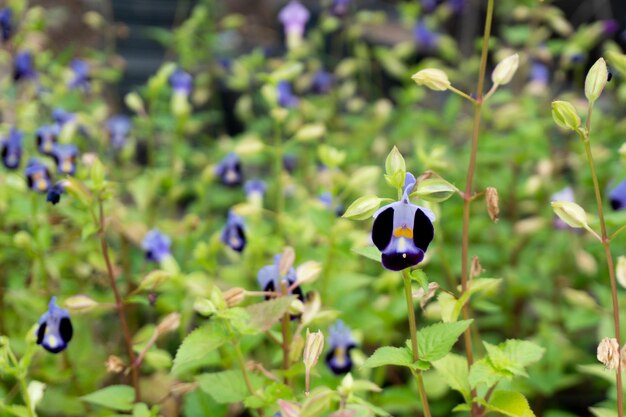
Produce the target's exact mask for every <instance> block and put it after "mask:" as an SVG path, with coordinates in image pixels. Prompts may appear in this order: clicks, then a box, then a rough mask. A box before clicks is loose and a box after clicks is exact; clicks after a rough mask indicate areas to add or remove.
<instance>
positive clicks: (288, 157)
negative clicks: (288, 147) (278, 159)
mask: <svg viewBox="0 0 626 417" xmlns="http://www.w3.org/2000/svg"><path fill="white" fill-rule="evenodd" d="M297 166H298V158H297V157H296V156H295V155H293V154H285V156H283V168H285V171H287V172H288V173H290V174H293V172H294V171H295V170H296V167H297Z"/></svg>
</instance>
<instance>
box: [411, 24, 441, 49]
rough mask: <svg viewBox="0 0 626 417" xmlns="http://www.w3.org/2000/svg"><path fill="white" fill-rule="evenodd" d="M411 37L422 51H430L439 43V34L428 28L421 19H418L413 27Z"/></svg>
mask: <svg viewBox="0 0 626 417" xmlns="http://www.w3.org/2000/svg"><path fill="white" fill-rule="evenodd" d="M413 39H415V42H417V45H418V46H419V47H420V49H422V50H424V51H432V50H433V49H435V48H436V47H437V45H438V44H439V35H438V34H436V33H435V32H432V31H431V30H430V29H428V26H426V23H424V21H423V20H419V21H418V22H417V24H416V25H415V28H413Z"/></svg>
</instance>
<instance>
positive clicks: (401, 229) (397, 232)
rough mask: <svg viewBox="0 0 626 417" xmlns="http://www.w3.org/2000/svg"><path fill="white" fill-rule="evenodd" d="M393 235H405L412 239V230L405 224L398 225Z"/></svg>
mask: <svg viewBox="0 0 626 417" xmlns="http://www.w3.org/2000/svg"><path fill="white" fill-rule="evenodd" d="M393 235H394V236H395V237H405V238H407V239H413V230H411V229H409V228H408V227H406V226H402V227H398V228H397V229H396V230H394V232H393Z"/></svg>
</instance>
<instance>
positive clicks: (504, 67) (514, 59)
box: [491, 54, 519, 85]
mask: <svg viewBox="0 0 626 417" xmlns="http://www.w3.org/2000/svg"><path fill="white" fill-rule="evenodd" d="M517 67H519V55H518V54H514V55H511V56H510V57H508V58H504V59H503V60H502V61H500V62H499V63H498V65H496V68H495V69H494V70H493V73H491V81H493V83H494V84H497V85H506V84H508V83H509V82H511V79H512V78H513V75H515V72H516V71H517Z"/></svg>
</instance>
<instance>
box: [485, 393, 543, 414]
mask: <svg viewBox="0 0 626 417" xmlns="http://www.w3.org/2000/svg"><path fill="white" fill-rule="evenodd" d="M487 408H488V409H489V410H491V411H496V412H498V413H502V414H504V415H505V416H509V417H534V416H535V413H533V411H532V410H531V409H530V405H528V400H527V399H526V397H524V395H522V394H520V393H519V392H515V391H496V392H494V393H493V396H492V397H491V400H490V401H489V403H488V404H487Z"/></svg>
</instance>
